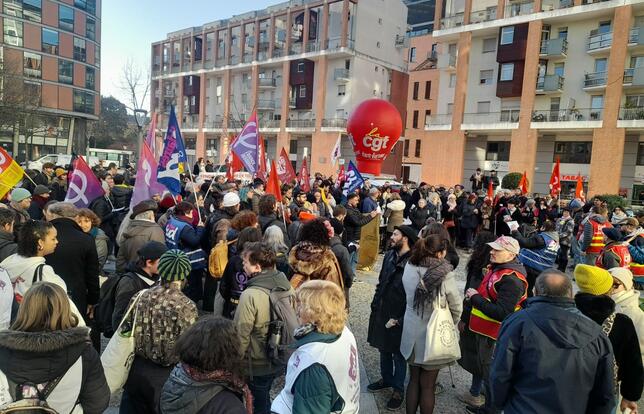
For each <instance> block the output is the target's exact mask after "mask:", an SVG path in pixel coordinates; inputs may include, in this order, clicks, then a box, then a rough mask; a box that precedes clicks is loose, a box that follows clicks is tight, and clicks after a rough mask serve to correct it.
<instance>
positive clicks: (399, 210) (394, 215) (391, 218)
mask: <svg viewBox="0 0 644 414" xmlns="http://www.w3.org/2000/svg"><path fill="white" fill-rule="evenodd" d="M404 210H405V202H404V201H402V200H401V199H400V196H399V195H398V194H396V193H393V194H392V195H391V198H390V201H389V203H387V207H386V208H385V212H384V213H383V215H382V216H383V217H384V218H385V219H386V220H387V233H386V239H385V240H389V238H390V237H391V234H392V233H393V232H394V229H395V228H396V227H398V226H402V224H403V222H404V220H405V218H404V217H403V214H404Z"/></svg>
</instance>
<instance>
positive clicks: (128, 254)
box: [116, 200, 165, 272]
mask: <svg viewBox="0 0 644 414" xmlns="http://www.w3.org/2000/svg"><path fill="white" fill-rule="evenodd" d="M158 207H159V206H158V204H157V203H156V201H154V200H144V201H141V202H140V203H138V204H137V205H135V206H134V208H133V209H132V214H130V222H129V223H128V225H127V228H125V230H123V233H122V240H121V241H120V243H119V251H118V255H117V256H116V271H117V272H124V271H125V270H126V269H127V266H128V264H129V263H131V262H133V261H135V260H137V258H138V251H139V249H140V248H141V247H143V245H144V244H146V243H148V242H150V241H155V242H159V243H165V234H164V232H163V229H162V228H161V226H159V225H158V224H157V223H156V222H155V220H154V213H155V212H156V211H157V209H158Z"/></svg>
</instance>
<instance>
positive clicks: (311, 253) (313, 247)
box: [288, 241, 344, 288]
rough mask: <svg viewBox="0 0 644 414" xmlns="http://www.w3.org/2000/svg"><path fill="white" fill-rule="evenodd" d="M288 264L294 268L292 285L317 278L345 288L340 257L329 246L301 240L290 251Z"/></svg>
mask: <svg viewBox="0 0 644 414" xmlns="http://www.w3.org/2000/svg"><path fill="white" fill-rule="evenodd" d="M288 264H289V265H290V266H291V268H292V269H293V276H292V277H291V286H293V287H294V288H297V287H298V286H300V285H301V284H302V283H304V282H306V281H308V280H317V279H321V280H328V281H329V282H333V283H335V284H337V285H338V286H340V287H341V288H344V283H343V282H344V281H343V279H342V271H341V270H340V265H339V264H338V259H336V257H335V255H334V254H333V251H332V250H331V248H330V247H329V246H320V245H317V244H313V243H310V242H306V241H305V242H300V243H299V244H297V245H296V246H295V247H293V249H292V250H291V252H290V253H289V257H288Z"/></svg>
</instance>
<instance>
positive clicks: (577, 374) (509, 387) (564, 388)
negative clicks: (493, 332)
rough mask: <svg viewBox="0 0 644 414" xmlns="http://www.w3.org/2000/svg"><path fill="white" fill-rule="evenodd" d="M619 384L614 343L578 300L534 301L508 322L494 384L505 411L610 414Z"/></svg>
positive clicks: (513, 413)
mask: <svg viewBox="0 0 644 414" xmlns="http://www.w3.org/2000/svg"><path fill="white" fill-rule="evenodd" d="M561 367H565V369H562V368H561ZM613 382H614V381H613V355H612V352H611V346H610V341H609V339H608V338H607V337H606V335H605V334H604V333H603V332H602V329H601V327H600V326H599V325H597V324H596V323H594V322H593V321H592V320H590V319H588V318H586V317H585V316H583V315H582V314H581V312H579V311H578V310H577V309H576V308H575V303H574V301H573V300H572V299H568V298H555V297H547V296H537V297H534V298H530V299H529V300H528V305H527V308H526V309H525V310H523V311H520V312H516V313H514V314H512V315H510V316H509V317H507V318H506V319H505V320H504V321H503V325H502V327H501V331H500V333H499V337H498V339H497V345H496V350H495V352H494V358H493V360H492V366H491V372H490V384H491V393H492V398H493V401H494V404H495V405H496V406H497V407H498V408H499V409H503V412H504V413H506V414H519V413H597V414H599V413H602V414H603V413H605V414H609V413H611V412H612V409H613V407H614V406H615V400H614V396H613V392H614V384H613ZM573 395H574V398H571V396H573Z"/></svg>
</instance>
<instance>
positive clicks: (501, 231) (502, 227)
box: [496, 207, 522, 236]
mask: <svg viewBox="0 0 644 414" xmlns="http://www.w3.org/2000/svg"><path fill="white" fill-rule="evenodd" d="M506 216H510V221H516V222H517V223H521V221H522V219H521V211H520V210H519V209H518V208H517V209H515V210H514V212H513V213H510V210H509V209H507V208H505V207H503V208H501V209H500V210H499V212H498V214H497V215H496V235H497V236H509V235H510V234H511V233H512V231H511V230H510V227H508V224H507V222H506V221H505V217H506Z"/></svg>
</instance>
